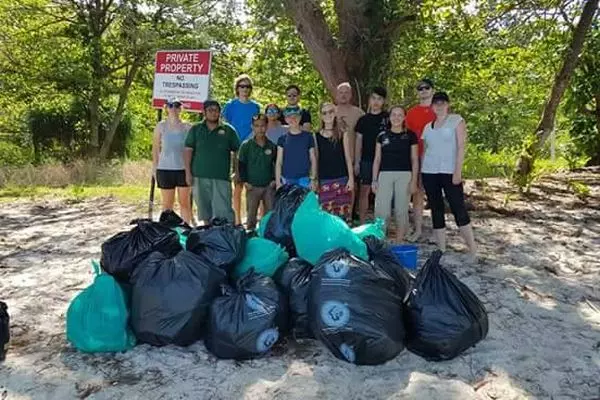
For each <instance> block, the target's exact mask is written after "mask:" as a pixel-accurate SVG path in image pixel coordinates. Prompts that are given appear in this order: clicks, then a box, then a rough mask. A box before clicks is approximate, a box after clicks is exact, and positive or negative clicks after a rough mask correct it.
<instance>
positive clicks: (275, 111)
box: [265, 104, 287, 144]
mask: <svg viewBox="0 0 600 400" xmlns="http://www.w3.org/2000/svg"><path fill="white" fill-rule="evenodd" d="M265 115H266V116H267V121H268V122H267V138H268V139H269V140H270V141H271V142H273V143H275V144H277V142H278V141H279V138H280V137H282V136H283V135H285V134H286V132H287V127H286V126H284V125H283V124H282V123H281V121H280V118H281V117H282V114H281V109H280V108H279V106H278V105H277V104H269V105H268V106H267V107H265Z"/></svg>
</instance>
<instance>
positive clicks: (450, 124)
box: [421, 114, 463, 174]
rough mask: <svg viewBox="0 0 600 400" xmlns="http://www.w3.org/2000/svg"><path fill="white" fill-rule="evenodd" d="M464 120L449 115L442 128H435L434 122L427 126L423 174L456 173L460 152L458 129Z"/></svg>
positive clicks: (424, 136) (424, 134) (454, 115)
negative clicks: (458, 152) (457, 140)
mask: <svg viewBox="0 0 600 400" xmlns="http://www.w3.org/2000/svg"><path fill="white" fill-rule="evenodd" d="M462 120H463V118H462V117H461V116H460V115H458V114H449V115H448V118H447V119H446V121H444V123H443V124H442V125H441V126H440V127H437V126H435V125H434V122H430V123H428V124H427V125H426V126H425V129H424V131H423V142H424V144H425V155H424V156H423V165H422V166H421V172H423V173H425V174H452V173H454V168H455V166H456V153H457V151H458V146H457V144H456V128H457V127H458V125H459V124H460V122H461V121H462ZM432 125H434V126H432Z"/></svg>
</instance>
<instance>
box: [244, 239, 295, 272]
mask: <svg viewBox="0 0 600 400" xmlns="http://www.w3.org/2000/svg"><path fill="white" fill-rule="evenodd" d="M289 258H290V257H289V255H288V253H287V252H286V251H285V249H284V248H283V247H282V246H280V245H278V244H277V243H275V242H272V241H270V240H267V239H263V238H252V239H249V240H248V241H247V242H246V249H245V252H244V258H243V259H242V261H240V263H239V264H238V265H236V266H235V269H234V270H233V277H234V278H236V279H237V278H239V277H241V276H242V275H244V274H245V273H246V272H248V271H249V270H250V268H254V271H255V272H257V273H259V274H261V275H265V276H269V277H272V276H273V275H274V274H275V272H277V270H278V269H279V267H281V266H282V265H284V264H285V263H286V262H287V261H288V259H289Z"/></svg>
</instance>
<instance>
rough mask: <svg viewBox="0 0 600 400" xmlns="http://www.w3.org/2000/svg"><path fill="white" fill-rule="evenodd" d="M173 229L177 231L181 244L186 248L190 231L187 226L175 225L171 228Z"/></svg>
mask: <svg viewBox="0 0 600 400" xmlns="http://www.w3.org/2000/svg"><path fill="white" fill-rule="evenodd" d="M171 229H173V230H174V231H175V232H177V237H178V238H179V244H180V245H181V247H182V248H183V249H184V250H186V244H187V240H188V233H189V231H187V230H186V229H185V228H182V227H179V226H177V227H175V228H171Z"/></svg>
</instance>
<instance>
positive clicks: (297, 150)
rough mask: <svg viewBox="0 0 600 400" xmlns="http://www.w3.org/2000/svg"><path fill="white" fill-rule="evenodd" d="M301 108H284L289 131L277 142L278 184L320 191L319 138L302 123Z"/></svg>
mask: <svg viewBox="0 0 600 400" xmlns="http://www.w3.org/2000/svg"><path fill="white" fill-rule="evenodd" d="M300 114H301V112H300V107H298V106H295V107H286V108H285V109H284V110H283V115H284V117H285V121H286V122H287V124H288V125H289V131H288V133H286V134H285V135H283V136H281V137H280V138H279V140H278V142H277V161H276V163H275V183H276V185H277V188H279V187H281V186H282V185H286V184H288V185H297V186H302V187H305V188H310V189H311V190H315V191H316V190H317V186H318V185H317V155H316V152H315V140H314V137H313V135H312V133H310V132H306V131H304V130H302V127H301V126H300V118H301V115H300Z"/></svg>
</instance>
